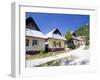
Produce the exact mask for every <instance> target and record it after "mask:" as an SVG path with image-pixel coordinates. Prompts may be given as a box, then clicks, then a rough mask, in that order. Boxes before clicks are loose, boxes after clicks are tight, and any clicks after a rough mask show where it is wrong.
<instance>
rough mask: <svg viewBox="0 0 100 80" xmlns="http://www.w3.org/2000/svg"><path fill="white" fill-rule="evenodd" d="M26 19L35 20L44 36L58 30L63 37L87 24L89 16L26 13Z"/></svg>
mask: <svg viewBox="0 0 100 80" xmlns="http://www.w3.org/2000/svg"><path fill="white" fill-rule="evenodd" d="M28 17H32V18H33V19H34V20H35V22H36V24H37V25H38V27H39V28H40V30H41V31H42V32H43V33H44V34H46V33H48V32H50V31H51V30H53V29H55V28H58V29H59V30H60V32H61V33H62V34H63V35H64V34H65V33H66V32H68V31H75V30H77V29H78V28H79V27H81V26H82V25H85V24H89V15H79V14H77V15H76V14H52V13H33V12H26V18H28Z"/></svg>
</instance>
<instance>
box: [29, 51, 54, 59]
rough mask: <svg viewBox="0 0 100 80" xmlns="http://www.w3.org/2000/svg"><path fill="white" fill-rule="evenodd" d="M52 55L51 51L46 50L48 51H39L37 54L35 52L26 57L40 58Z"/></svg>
mask: <svg viewBox="0 0 100 80" xmlns="http://www.w3.org/2000/svg"><path fill="white" fill-rule="evenodd" d="M52 55H53V52H48V53H39V54H36V55H31V56H30V57H29V58H27V60H28V59H40V58H45V57H49V56H52Z"/></svg>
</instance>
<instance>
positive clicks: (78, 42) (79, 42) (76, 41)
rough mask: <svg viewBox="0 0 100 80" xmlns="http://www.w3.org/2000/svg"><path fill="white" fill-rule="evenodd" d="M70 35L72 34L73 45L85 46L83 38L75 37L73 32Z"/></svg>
mask: <svg viewBox="0 0 100 80" xmlns="http://www.w3.org/2000/svg"><path fill="white" fill-rule="evenodd" d="M71 34H72V38H73V43H74V45H78V46H80V45H84V44H85V36H77V34H76V33H75V32H71Z"/></svg>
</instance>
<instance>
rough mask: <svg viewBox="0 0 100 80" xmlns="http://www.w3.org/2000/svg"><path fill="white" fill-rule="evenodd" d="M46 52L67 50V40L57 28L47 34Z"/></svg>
mask: <svg viewBox="0 0 100 80" xmlns="http://www.w3.org/2000/svg"><path fill="white" fill-rule="evenodd" d="M46 37H47V39H46V46H45V48H46V51H63V50H65V40H66V39H65V38H64V37H63V36H62V34H61V32H60V31H59V30H58V29H57V28H56V29H54V30H52V31H51V32H49V33H47V34H46Z"/></svg>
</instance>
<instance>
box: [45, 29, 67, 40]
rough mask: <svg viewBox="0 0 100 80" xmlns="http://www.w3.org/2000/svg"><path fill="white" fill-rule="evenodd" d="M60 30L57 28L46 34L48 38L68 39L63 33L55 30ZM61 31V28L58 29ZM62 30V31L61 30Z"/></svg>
mask: <svg viewBox="0 0 100 80" xmlns="http://www.w3.org/2000/svg"><path fill="white" fill-rule="evenodd" d="M56 30H58V29H57V28H56V29H54V30H52V31H51V32H49V33H47V34H46V37H47V38H54V39H61V40H66V39H65V38H64V37H63V36H62V35H60V34H54V32H55V31H56ZM58 31H59V30H58ZM59 32H60V31H59Z"/></svg>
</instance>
